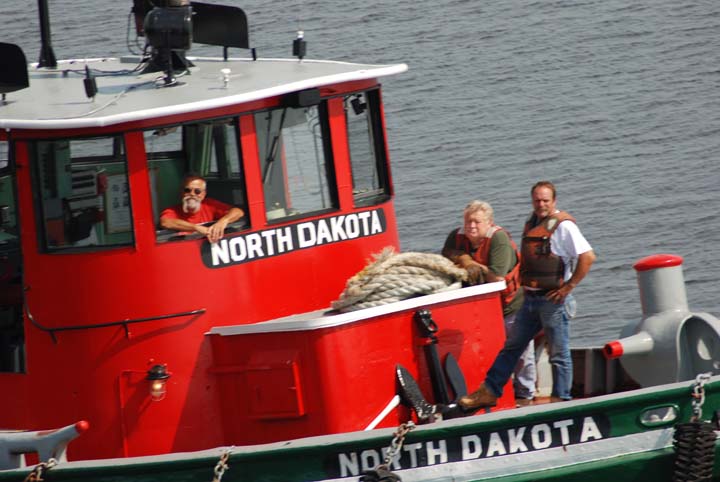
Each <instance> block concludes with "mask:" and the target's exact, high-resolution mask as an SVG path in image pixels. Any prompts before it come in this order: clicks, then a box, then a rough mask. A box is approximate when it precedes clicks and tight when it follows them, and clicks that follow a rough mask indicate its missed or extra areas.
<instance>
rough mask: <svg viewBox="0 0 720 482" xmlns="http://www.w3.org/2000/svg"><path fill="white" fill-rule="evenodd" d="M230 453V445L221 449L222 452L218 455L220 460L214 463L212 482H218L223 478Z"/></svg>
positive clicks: (227, 467)
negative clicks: (223, 449)
mask: <svg viewBox="0 0 720 482" xmlns="http://www.w3.org/2000/svg"><path fill="white" fill-rule="evenodd" d="M231 453H232V447H230V448H229V449H227V450H225V451H223V453H222V454H221V455H220V460H218V463H217V464H215V470H214V474H215V476H214V477H213V479H212V482H220V481H221V480H222V478H223V475H225V471H226V470H228V469H229V468H230V466H229V465H228V463H227V461H228V459H229V458H230V454H231Z"/></svg>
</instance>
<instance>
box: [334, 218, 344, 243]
mask: <svg viewBox="0 0 720 482" xmlns="http://www.w3.org/2000/svg"><path fill="white" fill-rule="evenodd" d="M343 221H345V216H335V217H334V218H330V228H331V229H332V237H333V241H338V240H341V239H347V235H346V234H345V230H344V229H343V226H342V223H343Z"/></svg>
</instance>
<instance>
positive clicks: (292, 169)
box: [255, 103, 338, 222]
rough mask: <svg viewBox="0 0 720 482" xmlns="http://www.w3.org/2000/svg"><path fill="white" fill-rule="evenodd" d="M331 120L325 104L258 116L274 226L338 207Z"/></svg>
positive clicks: (268, 206) (266, 193)
mask: <svg viewBox="0 0 720 482" xmlns="http://www.w3.org/2000/svg"><path fill="white" fill-rule="evenodd" d="M326 119H327V113H326V108H325V104H324V103H321V104H320V105H319V106H310V107H283V108H280V109H275V110H270V111H265V112H259V113H257V114H255V131H256V133H257V143H258V150H259V152H258V154H259V158H260V169H261V175H262V182H263V190H264V196H265V209H266V211H267V219H268V221H270V222H273V221H279V220H285V219H287V218H295V217H302V216H310V215H313V214H319V213H321V212H326V211H328V210H331V209H336V208H337V206H338V202H337V189H336V187H335V175H334V171H333V168H332V156H331V153H330V152H331V150H330V142H329V129H328V126H327V120H326Z"/></svg>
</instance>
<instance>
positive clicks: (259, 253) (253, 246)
mask: <svg viewBox="0 0 720 482" xmlns="http://www.w3.org/2000/svg"><path fill="white" fill-rule="evenodd" d="M245 243H246V244H247V251H248V258H262V257H263V256H264V254H263V250H262V238H261V237H260V236H259V235H258V234H257V233H250V234H248V235H247V236H245Z"/></svg>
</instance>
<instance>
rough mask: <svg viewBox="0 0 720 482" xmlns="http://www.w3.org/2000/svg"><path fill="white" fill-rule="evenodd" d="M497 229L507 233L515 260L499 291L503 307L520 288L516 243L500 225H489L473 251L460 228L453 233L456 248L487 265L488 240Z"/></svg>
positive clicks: (518, 257)
mask: <svg viewBox="0 0 720 482" xmlns="http://www.w3.org/2000/svg"><path fill="white" fill-rule="evenodd" d="M498 231H505V234H507V236H508V239H509V240H510V246H512V249H513V251H514V252H515V258H516V260H517V262H516V263H515V266H513V268H512V269H511V270H510V271H509V272H508V273H507V274H506V275H505V277H504V279H505V284H506V287H505V289H504V290H503V291H502V293H500V299H501V301H502V305H503V308H504V307H506V306H507V305H508V304H510V302H511V301H512V300H513V298H515V295H516V294H517V292H518V290H519V289H520V251H518V248H517V245H516V244H515V241H513V239H512V237H511V236H510V233H508V232H507V231H506V230H505V229H503V228H501V227H500V226H491V227H490V229H489V230H488V232H487V235H486V236H485V237H484V238H482V240H480V244H479V245H478V247H477V249H476V250H475V252H474V253H473V246H472V244H471V243H470V240H469V239H468V238H467V237H466V236H465V235H464V234H461V233H460V230H459V229H458V231H457V232H456V233H455V246H456V248H457V249H461V250H463V251H465V252H466V253H473V254H472V258H473V259H474V260H475V261H477V262H478V263H480V264H484V265H485V266H487V264H488V257H489V256H490V242H491V240H492V237H493V236H494V235H495V233H497V232H498Z"/></svg>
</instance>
